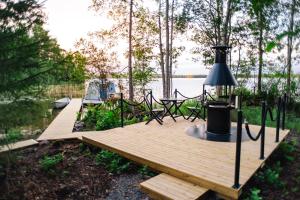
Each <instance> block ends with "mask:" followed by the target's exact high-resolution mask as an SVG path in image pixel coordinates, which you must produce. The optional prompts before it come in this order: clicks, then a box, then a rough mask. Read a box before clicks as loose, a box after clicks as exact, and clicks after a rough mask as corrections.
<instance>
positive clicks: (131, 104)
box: [123, 99, 145, 107]
mask: <svg viewBox="0 0 300 200" xmlns="http://www.w3.org/2000/svg"><path fill="white" fill-rule="evenodd" d="M123 102H124V103H126V104H127V105H129V106H135V107H136V106H140V105H142V104H143V103H145V99H144V100H143V101H141V102H140V103H137V104H133V103H129V102H128V101H125V100H123Z"/></svg>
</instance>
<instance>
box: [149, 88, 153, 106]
mask: <svg viewBox="0 0 300 200" xmlns="http://www.w3.org/2000/svg"><path fill="white" fill-rule="evenodd" d="M149 96H150V99H149V103H150V110H151V111H152V110H153V96H152V90H150V92H149Z"/></svg>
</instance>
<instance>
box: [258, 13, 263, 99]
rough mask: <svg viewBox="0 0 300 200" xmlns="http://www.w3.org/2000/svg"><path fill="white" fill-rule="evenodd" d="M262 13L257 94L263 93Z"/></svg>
mask: <svg viewBox="0 0 300 200" xmlns="http://www.w3.org/2000/svg"><path fill="white" fill-rule="evenodd" d="M261 12H262V11H260V16H259V41H258V62H259V63H258V80H257V92H258V93H261V87H262V80H261V79H262V68H263V53H264V52H263V26H262V21H261V20H262V19H261V16H262V13H261Z"/></svg>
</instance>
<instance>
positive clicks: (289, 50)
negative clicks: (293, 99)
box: [286, 0, 296, 96]
mask: <svg viewBox="0 0 300 200" xmlns="http://www.w3.org/2000/svg"><path fill="white" fill-rule="evenodd" d="M295 6H296V0H293V1H292V5H291V15H290V24H289V28H288V32H289V33H291V32H293V31H294V15H295ZM292 51H293V36H292V35H290V34H289V35H288V44H287V81H286V82H287V93H288V96H290V95H291V71H292Z"/></svg>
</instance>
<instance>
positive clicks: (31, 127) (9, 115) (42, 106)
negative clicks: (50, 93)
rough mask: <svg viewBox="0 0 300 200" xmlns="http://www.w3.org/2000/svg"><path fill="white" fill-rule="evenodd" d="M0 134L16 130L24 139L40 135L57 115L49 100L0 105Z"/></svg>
mask: <svg viewBox="0 0 300 200" xmlns="http://www.w3.org/2000/svg"><path fill="white" fill-rule="evenodd" d="M0 113H1V115H0V132H1V133H4V130H10V129H18V130H20V131H21V133H22V134H23V135H25V138H32V137H34V135H37V134H39V133H41V132H42V131H43V130H44V129H45V128H46V127H47V126H48V125H49V123H50V122H51V121H52V120H53V119H54V117H55V116H56V115H57V113H58V111H55V110H53V109H52V103H51V101H50V100H42V101H33V100H22V101H18V102H12V103H0Z"/></svg>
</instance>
